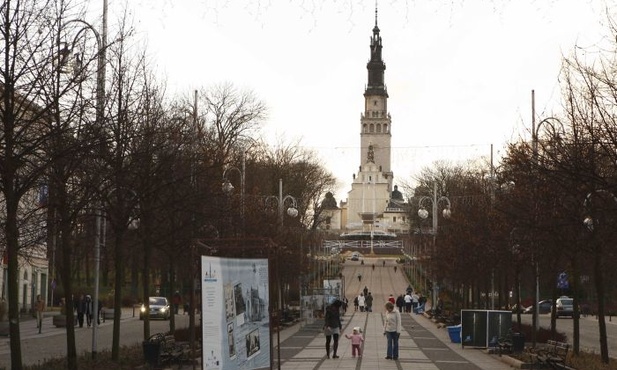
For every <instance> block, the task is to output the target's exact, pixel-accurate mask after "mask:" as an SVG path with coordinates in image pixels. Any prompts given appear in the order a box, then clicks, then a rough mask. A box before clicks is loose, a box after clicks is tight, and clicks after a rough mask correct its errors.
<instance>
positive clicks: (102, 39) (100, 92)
mask: <svg viewBox="0 0 617 370" xmlns="http://www.w3.org/2000/svg"><path fill="white" fill-rule="evenodd" d="M107 8H108V6H107V0H103V19H102V25H101V33H99V32H98V31H97V30H96V28H94V26H92V25H91V24H90V23H88V22H86V21H84V20H82V19H73V20H70V21H68V22H66V23H65V26H66V25H68V24H70V23H80V24H82V25H83V26H84V28H83V29H82V30H80V31H79V32H78V33H77V35H75V38H74V39H73V42H72V43H71V46H72V47H73V46H74V44H75V42H76V41H77V39H78V37H79V35H80V33H81V32H82V31H84V30H86V29H88V30H90V31H92V33H93V34H94V36H95V38H96V43H97V66H96V111H95V123H96V126H97V127H96V128H97V129H98V130H100V129H101V128H102V127H103V121H104V114H105V112H104V109H105V67H106V66H105V65H106V63H107V57H106V49H107ZM63 52H64V56H65V57H66V56H67V55H68V53H67V52H70V50H63ZM78 67H81V66H78ZM98 208H99V207H97V209H96V211H95V214H96V224H95V227H96V230H95V239H94V298H93V299H94V301H93V314H94V317H95V318H96V320H98V315H99V312H98V311H99V310H98V309H99V308H98V301H99V275H100V258H101V250H100V245H101V244H100V243H101V242H100V230H101V211H100V209H98ZM54 247H55V246H54ZM96 324H97V322H95V323H94V325H93V330H92V358H93V359H95V358H96V354H97V334H98V325H96Z"/></svg>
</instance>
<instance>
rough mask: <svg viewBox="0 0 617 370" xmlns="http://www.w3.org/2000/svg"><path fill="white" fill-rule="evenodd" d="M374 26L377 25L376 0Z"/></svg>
mask: <svg viewBox="0 0 617 370" xmlns="http://www.w3.org/2000/svg"><path fill="white" fill-rule="evenodd" d="M375 27H377V0H375Z"/></svg>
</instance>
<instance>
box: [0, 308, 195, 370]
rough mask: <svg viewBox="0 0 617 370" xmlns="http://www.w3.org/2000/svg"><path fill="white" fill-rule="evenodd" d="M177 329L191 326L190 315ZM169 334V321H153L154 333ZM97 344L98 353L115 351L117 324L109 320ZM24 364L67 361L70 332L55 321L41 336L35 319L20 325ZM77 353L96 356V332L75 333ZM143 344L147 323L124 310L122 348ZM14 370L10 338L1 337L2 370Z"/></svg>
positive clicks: (78, 330)
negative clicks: (56, 358) (60, 359)
mask: <svg viewBox="0 0 617 370" xmlns="http://www.w3.org/2000/svg"><path fill="white" fill-rule="evenodd" d="M175 317H176V328H185V327H188V325H189V316H188V315H182V314H179V315H176V316H175ZM167 331H169V321H163V320H152V321H150V333H152V334H154V333H160V332H167ZM97 332H98V335H97V341H96V349H97V352H102V351H103V350H111V345H112V340H113V338H112V334H113V320H107V321H106V322H104V323H101V325H100V326H99V328H98V331H97ZM20 334H21V351H22V363H23V364H24V365H35V364H38V363H40V362H42V361H44V360H45V359H49V358H54V357H66V329H65V328H56V327H54V326H53V324H52V317H45V319H44V320H43V330H42V333H41V334H39V333H38V329H37V328H36V321H35V320H34V319H26V320H22V321H21V323H20ZM75 341H76V346H77V353H78V354H82V353H84V352H88V353H91V352H92V348H93V346H92V328H91V327H90V328H88V327H87V326H86V325H85V324H84V327H83V328H79V327H78V328H76V329H75ZM142 341H143V321H140V320H139V314H138V312H137V311H136V312H135V316H133V310H132V309H131V308H126V309H123V311H122V319H121V325H120V345H121V346H124V345H134V344H139V343H141V342H142ZM3 367H6V368H10V367H11V357H10V344H9V338H8V337H0V368H3Z"/></svg>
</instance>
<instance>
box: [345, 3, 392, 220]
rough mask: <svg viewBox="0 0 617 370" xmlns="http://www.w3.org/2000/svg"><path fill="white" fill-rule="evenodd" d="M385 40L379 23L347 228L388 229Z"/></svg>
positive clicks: (372, 45)
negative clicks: (384, 214)
mask: <svg viewBox="0 0 617 370" xmlns="http://www.w3.org/2000/svg"><path fill="white" fill-rule="evenodd" d="M382 48H383V45H382V40H381V36H380V35H379V27H378V26H377V8H375V27H374V28H373V35H372V36H371V42H370V60H369V62H368V63H367V65H366V69H367V70H368V83H367V85H366V89H365V91H364V111H363V112H362V114H361V116H360V166H359V169H358V173H357V175H355V174H354V178H353V183H352V184H351V190H350V191H349V192H348V198H347V204H346V206H347V207H346V208H347V212H346V215H345V216H346V217H345V218H346V219H345V220H344V227H345V228H347V229H356V230H357V229H363V230H365V231H368V230H369V229H370V230H371V231H372V230H377V229H387V228H388V225H385V224H383V221H384V220H383V213H384V211H386V208H387V207H388V204H389V201H390V195H391V192H392V180H393V173H392V171H391V168H390V158H391V145H390V142H391V137H392V135H391V123H392V120H391V117H390V113H388V91H387V89H386V85H385V70H386V64H385V63H384V61H383V59H382Z"/></svg>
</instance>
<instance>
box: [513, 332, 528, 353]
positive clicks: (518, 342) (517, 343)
mask: <svg viewBox="0 0 617 370" xmlns="http://www.w3.org/2000/svg"><path fill="white" fill-rule="evenodd" d="M524 349H525V334H522V333H514V334H512V352H523V350H524Z"/></svg>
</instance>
